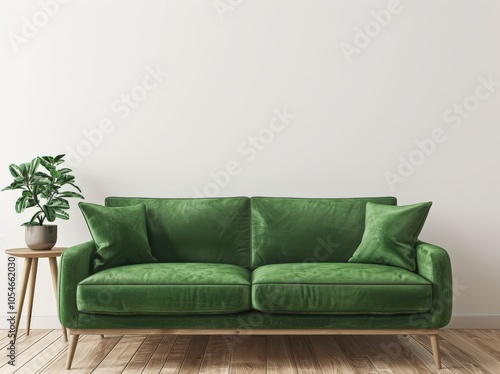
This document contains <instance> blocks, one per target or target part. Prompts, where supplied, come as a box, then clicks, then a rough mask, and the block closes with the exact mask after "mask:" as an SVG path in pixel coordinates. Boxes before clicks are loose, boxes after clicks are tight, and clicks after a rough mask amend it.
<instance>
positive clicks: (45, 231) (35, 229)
mask: <svg viewBox="0 0 500 374" xmlns="http://www.w3.org/2000/svg"><path fill="white" fill-rule="evenodd" d="M25 241H26V245H27V246H28V248H30V249H45V250H48V249H52V247H54V245H56V242H57V226H56V225H42V226H26V231H25Z"/></svg>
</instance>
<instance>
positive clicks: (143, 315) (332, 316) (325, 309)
mask: <svg viewBox="0 0 500 374" xmlns="http://www.w3.org/2000/svg"><path fill="white" fill-rule="evenodd" d="M368 202H370V203H375V204H383V205H396V199H395V198H393V197H372V198H337V199H335V198H278V197H275V198H272V197H252V198H248V197H228V198H128V197H109V198H107V199H106V206H107V207H127V206H135V205H137V204H144V205H145V219H146V226H147V239H148V242H149V246H150V248H151V254H152V256H153V257H154V258H155V259H156V261H157V262H155V263H140V264H127V265H122V266H115V267H110V268H107V269H104V270H101V271H97V272H94V270H93V269H94V263H95V258H96V251H97V249H98V248H97V246H96V243H95V242H94V241H90V242H87V243H82V244H78V245H75V246H73V247H71V248H69V249H67V250H66V251H65V252H64V253H63V255H62V258H61V271H60V280H59V281H60V283H59V298H58V308H59V318H60V320H61V323H62V325H63V326H65V327H66V328H68V329H69V334H70V347H69V350H68V358H67V368H68V369H69V368H70V367H71V363H72V360H73V356H74V354H75V350H76V347H77V343H78V337H79V335H85V334H99V335H105V334H190V335H223V334H239V335H256V334H259V335H273V334H274V335H277V334H279V335H295V334H304V335H315V334H320V335H328V334H351V335H354V334H372V335H375V334H384V335H394V334H426V335H429V336H430V339H431V345H432V350H433V354H434V359H435V362H436V366H437V367H438V368H439V367H440V357H439V346H438V333H439V329H440V328H442V327H444V326H446V325H447V324H448V323H449V320H450V317H451V310H452V299H453V292H452V278H451V265H450V260H449V257H448V254H447V253H446V251H445V250H444V249H442V248H440V247H438V246H435V245H432V244H428V243H423V242H420V241H418V242H417V243H415V248H414V258H415V262H416V269H415V271H410V270H407V269H404V268H400V267H396V266H389V265H383V264H370V263H352V262H348V260H349V259H350V258H351V257H352V255H353V253H354V252H355V251H356V249H357V247H358V245H359V244H360V243H361V240H362V237H363V233H364V230H365V212H366V205H367V203H368Z"/></svg>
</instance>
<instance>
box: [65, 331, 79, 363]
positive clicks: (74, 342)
mask: <svg viewBox="0 0 500 374" xmlns="http://www.w3.org/2000/svg"><path fill="white" fill-rule="evenodd" d="M79 336H80V335H71V336H70V338H69V348H68V357H67V359H66V370H69V369H71V364H72V363H73V356H74V355H75V350H76V345H77V344H78V337H79Z"/></svg>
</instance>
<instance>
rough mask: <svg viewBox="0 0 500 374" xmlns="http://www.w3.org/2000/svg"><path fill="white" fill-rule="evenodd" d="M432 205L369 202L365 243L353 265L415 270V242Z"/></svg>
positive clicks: (353, 260)
mask: <svg viewBox="0 0 500 374" xmlns="http://www.w3.org/2000/svg"><path fill="white" fill-rule="evenodd" d="M431 205H432V203H431V202H427V203H420V204H412V205H405V206H387V205H381V204H373V203H368V204H367V205H366V224H365V231H364V233H363V239H362V240H361V244H360V245H359V247H358V248H357V249H356V252H354V255H353V256H352V258H350V259H349V262H358V263H359V262H361V263H371V264H382V265H392V266H399V267H402V268H404V269H408V270H411V271H414V270H415V268H416V264H415V249H414V248H415V243H416V242H417V238H418V235H419V234H420V231H421V230H422V227H423V225H424V223H425V219H426V218H427V214H428V213H429V209H430V208H431Z"/></svg>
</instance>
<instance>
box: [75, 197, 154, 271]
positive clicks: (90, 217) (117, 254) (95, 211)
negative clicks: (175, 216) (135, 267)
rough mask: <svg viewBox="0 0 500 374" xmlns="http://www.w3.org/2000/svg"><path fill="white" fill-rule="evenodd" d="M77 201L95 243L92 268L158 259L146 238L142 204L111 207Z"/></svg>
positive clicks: (144, 209) (144, 212) (144, 214)
mask: <svg viewBox="0 0 500 374" xmlns="http://www.w3.org/2000/svg"><path fill="white" fill-rule="evenodd" d="M78 205H79V206H80V210H81V211H82V213H83V216H84V217H85V220H86V221H87V226H88V227H89V230H90V234H91V235H92V238H93V239H94V242H95V245H96V247H97V252H96V255H95V258H94V272H97V271H101V270H104V269H108V268H112V267H115V266H120V265H129V264H143V263H149V262H157V261H156V259H155V258H154V257H153V256H152V255H151V248H150V246H149V242H148V234H147V228H146V206H145V205H144V204H138V205H131V206H125V207H113V208H111V207H106V206H101V205H96V204H89V203H79V204H78Z"/></svg>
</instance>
